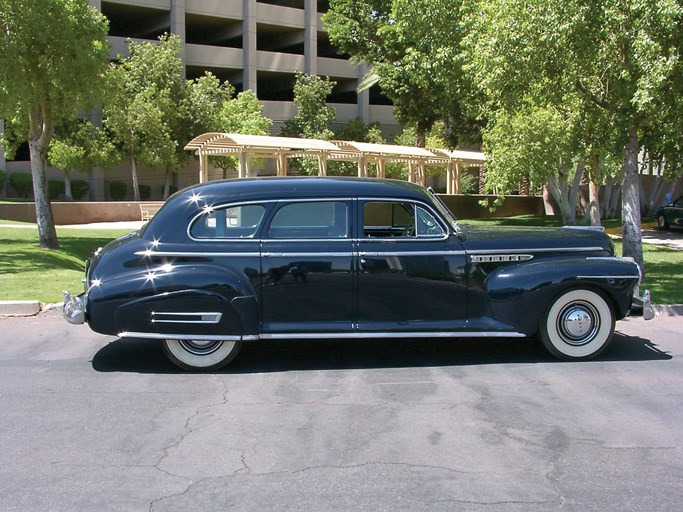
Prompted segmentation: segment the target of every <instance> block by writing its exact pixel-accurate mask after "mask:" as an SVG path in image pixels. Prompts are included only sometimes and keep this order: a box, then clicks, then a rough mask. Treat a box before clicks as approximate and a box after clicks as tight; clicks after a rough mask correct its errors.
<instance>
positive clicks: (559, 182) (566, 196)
mask: <svg viewBox="0 0 683 512" xmlns="http://www.w3.org/2000/svg"><path fill="white" fill-rule="evenodd" d="M582 172H583V168H582V167H579V168H577V170H576V174H574V179H573V180H572V183H571V185H570V184H569V182H568V181H567V171H566V170H565V169H564V168H563V167H560V171H559V173H558V176H557V177H555V176H554V175H552V174H551V175H550V176H549V177H548V190H549V191H550V194H551V195H552V196H553V199H555V202H556V203H557V205H558V206H559V207H560V213H561V214H562V223H563V224H564V225H565V226H573V225H575V224H576V198H577V195H578V190H579V185H580V183H581V174H582Z"/></svg>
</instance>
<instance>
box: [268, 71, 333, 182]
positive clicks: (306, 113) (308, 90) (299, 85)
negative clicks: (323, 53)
mask: <svg viewBox="0 0 683 512" xmlns="http://www.w3.org/2000/svg"><path fill="white" fill-rule="evenodd" d="M335 85H336V82H334V81H332V80H330V78H329V77H325V78H321V77H319V76H315V75H307V74H305V73H302V72H298V73H297V75H296V83H295V84H294V104H295V105H296V107H297V112H296V115H295V116H294V119H288V120H287V121H285V123H284V124H283V125H282V129H281V130H280V134H281V135H282V136H285V137H302V138H306V139H322V140H330V139H331V138H332V136H333V135H334V133H333V132H332V130H331V129H330V128H329V126H330V124H332V122H333V121H334V119H335V112H334V108H332V107H330V106H329V105H327V103H326V101H327V98H328V96H329V95H330V94H331V93H332V89H333V88H334V86H335ZM293 160H294V165H295V166H296V167H297V168H298V169H299V170H300V171H301V172H302V173H304V174H308V175H314V174H317V173H318V163H317V161H316V160H314V159H312V158H296V159H293Z"/></svg>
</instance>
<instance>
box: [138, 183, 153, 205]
mask: <svg viewBox="0 0 683 512" xmlns="http://www.w3.org/2000/svg"><path fill="white" fill-rule="evenodd" d="M138 188H139V189H140V199H141V200H142V201H149V198H150V197H152V187H150V186H149V185H139V186H138Z"/></svg>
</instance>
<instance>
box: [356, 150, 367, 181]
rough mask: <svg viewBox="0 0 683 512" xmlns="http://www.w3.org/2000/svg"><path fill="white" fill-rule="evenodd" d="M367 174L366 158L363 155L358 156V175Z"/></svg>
mask: <svg viewBox="0 0 683 512" xmlns="http://www.w3.org/2000/svg"><path fill="white" fill-rule="evenodd" d="M367 176H368V160H367V158H366V157H364V156H362V155H361V156H359V157H358V177H359V178H367Z"/></svg>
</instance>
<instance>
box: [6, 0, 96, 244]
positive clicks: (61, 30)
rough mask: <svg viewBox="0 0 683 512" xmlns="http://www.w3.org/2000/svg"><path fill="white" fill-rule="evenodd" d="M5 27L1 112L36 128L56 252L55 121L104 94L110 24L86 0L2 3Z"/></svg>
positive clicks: (39, 198) (36, 184) (34, 165)
mask: <svg viewBox="0 0 683 512" xmlns="http://www.w3.org/2000/svg"><path fill="white" fill-rule="evenodd" d="M0 26H1V27H2V30H0V70H1V73H2V80H0V117H2V118H5V119H15V118H16V119H19V120H20V122H21V123H25V124H26V125H27V127H28V131H27V140H28V144H29V151H30V155H31V174H32V176H33V192H34V197H35V202H36V220H37V223H38V235H39V240H40V247H43V248H49V249H56V248H58V247H59V240H58V238H57V232H56V230H55V226H54V218H53V215H52V207H51V204H50V199H49V196H48V187H47V178H46V172H45V171H46V166H47V152H48V148H49V146H50V141H51V139H52V135H53V126H54V123H55V121H57V120H59V119H60V118H62V117H63V116H68V115H73V114H75V113H76V112H77V111H79V110H80V109H85V108H89V107H90V106H92V105H93V104H94V103H95V102H96V101H97V99H98V95H99V93H100V91H101V89H102V83H103V82H102V78H103V75H104V72H105V70H106V66H107V61H108V57H109V46H108V44H107V21H106V18H105V17H104V16H102V15H101V14H100V13H98V12H97V10H96V9H94V8H92V7H89V6H88V2H87V1H86V0H40V1H39V0H0Z"/></svg>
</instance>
